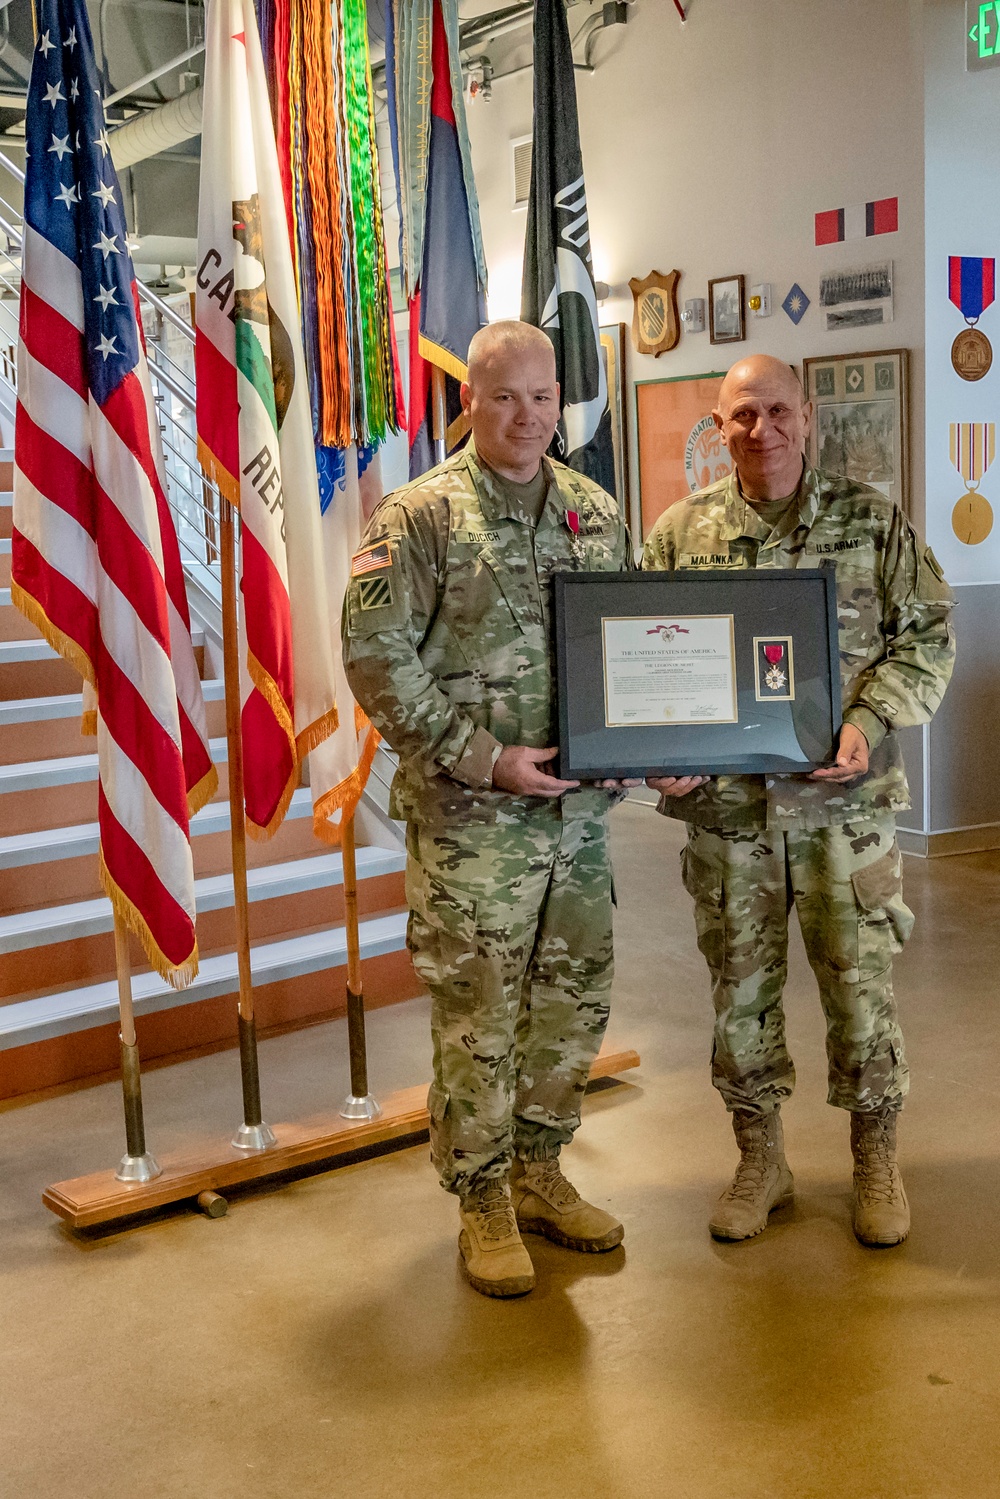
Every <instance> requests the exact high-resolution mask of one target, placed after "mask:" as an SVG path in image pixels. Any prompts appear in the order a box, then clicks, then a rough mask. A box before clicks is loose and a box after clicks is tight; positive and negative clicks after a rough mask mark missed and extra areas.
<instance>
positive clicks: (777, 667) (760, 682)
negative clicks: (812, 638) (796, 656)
mask: <svg viewBox="0 0 1000 1499" xmlns="http://www.w3.org/2000/svg"><path fill="white" fill-rule="evenodd" d="M754 651H755V653H756V660H755V662H754V669H755V676H756V681H757V701H758V702H759V703H764V702H767V701H768V699H773V698H779V699H781V700H783V701H790V700H791V699H792V698H794V696H795V690H794V681H793V677H792V642H791V638H790V637H789V636H787V635H769V636H766V637H764V636H760V635H758V636H757V637H756V638H755V640H754Z"/></svg>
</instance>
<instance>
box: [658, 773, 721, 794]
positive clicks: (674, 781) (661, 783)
mask: <svg viewBox="0 0 1000 1499" xmlns="http://www.w3.org/2000/svg"><path fill="white" fill-rule="evenodd" d="M708 780H711V777H710V776H647V777H646V785H647V786H649V787H650V788H651V790H653V791H658V792H659V793H660V795H661V796H687V794H688V792H689V791H694V790H695V788H696V787H697V786H704V784H705V782H706V781H708Z"/></svg>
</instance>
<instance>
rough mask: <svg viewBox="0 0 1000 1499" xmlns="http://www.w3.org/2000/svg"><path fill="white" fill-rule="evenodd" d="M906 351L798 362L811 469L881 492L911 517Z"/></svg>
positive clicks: (847, 355)
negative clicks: (808, 405)
mask: <svg viewBox="0 0 1000 1499" xmlns="http://www.w3.org/2000/svg"><path fill="white" fill-rule="evenodd" d="M909 363H910V360H909V350H908V349H881V350H878V351H874V350H873V351H871V352H869V353H867V354H826V355H823V356H822V357H818V358H815V359H804V360H803V361H802V383H803V385H804V387H805V392H806V399H807V400H809V401H812V403H813V419H812V427H811V430H810V433H809V442H808V448H807V452H808V457H809V462H810V463H811V464H812V465H813V467H814V468H821V469H822V470H823V471H824V473H828V474H846V475H847V477H848V478H849V479H855V480H857V481H858V483H860V484H871V485H872V487H873V488H875V489H879V490H881V492H882V493H883V494H884V495H886V496H887V498H889V499H890V500H895V502H896V504H897V505H899V507H900V509H901V510H903V511H904V512H905V513H907V514H908V513H909V504H910V491H909V471H908V470H909V464H908V456H909V455H908V447H907V445H908V441H909V433H908V413H909V394H910V392H909Z"/></svg>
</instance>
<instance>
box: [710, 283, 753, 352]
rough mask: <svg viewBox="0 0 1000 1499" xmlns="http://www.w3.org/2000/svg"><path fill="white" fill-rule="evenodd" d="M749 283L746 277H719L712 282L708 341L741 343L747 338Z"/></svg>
mask: <svg viewBox="0 0 1000 1499" xmlns="http://www.w3.org/2000/svg"><path fill="white" fill-rule="evenodd" d="M746 303H747V298H746V282H745V279H744V278H743V277H742V276H717V277H716V279H715V280H714V281H710V282H709V283H708V339H709V343H713V344H738V343H740V342H741V341H742V340H743V339H744V338H746V336H747V321H746V316H747V313H746Z"/></svg>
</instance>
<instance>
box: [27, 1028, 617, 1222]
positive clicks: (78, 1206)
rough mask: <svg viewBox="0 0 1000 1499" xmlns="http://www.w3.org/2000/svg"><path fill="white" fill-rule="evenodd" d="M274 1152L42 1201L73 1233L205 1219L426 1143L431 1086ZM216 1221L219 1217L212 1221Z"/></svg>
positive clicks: (66, 1188) (171, 1163) (105, 1177)
mask: <svg viewBox="0 0 1000 1499" xmlns="http://www.w3.org/2000/svg"><path fill="white" fill-rule="evenodd" d="M638 1066H639V1055H638V1053H637V1052H634V1051H618V1052H606V1053H605V1052H602V1053H601V1055H600V1056H599V1057H598V1058H597V1060H596V1061H595V1062H594V1064H593V1066H592V1067H591V1069H590V1082H591V1084H593V1083H594V1082H596V1081H598V1080H599V1079H608V1078H617V1076H618V1074H619V1073H621V1072H625V1071H627V1070H628V1069H629V1068H631V1067H638ZM274 1135H275V1138H276V1143H275V1145H273V1146H272V1148H271V1149H270V1150H266V1151H251V1152H248V1151H243V1150H237V1149H236V1148H235V1147H230V1148H229V1150H228V1151H227V1150H226V1148H225V1147H224V1146H222V1145H221V1144H220V1141H219V1140H218V1139H214V1140H210V1141H205V1142H204V1143H201V1144H198V1145H196V1146H193V1147H192V1146H189V1147H188V1148H187V1149H185V1150H181V1151H174V1152H171V1153H170V1154H168V1155H165V1156H163V1158H162V1161H163V1170H162V1172H161V1174H160V1175H159V1176H158V1177H156V1179H155V1180H151V1181H146V1182H122V1181H121V1180H120V1179H119V1178H118V1177H117V1176H116V1175H115V1173H114V1172H113V1171H97V1172H95V1173H94V1174H93V1175H91V1176H78V1177H77V1178H76V1179H75V1180H73V1181H64V1182H54V1183H53V1184H52V1186H50V1187H47V1188H46V1189H45V1191H44V1192H43V1193H42V1201H43V1202H44V1204H45V1206H46V1207H47V1208H50V1209H51V1210H52V1212H53V1213H55V1214H57V1215H58V1217H60V1218H62V1219H63V1220H64V1221H65V1222H66V1223H67V1224H68V1225H69V1226H70V1227H71V1228H74V1229H87V1228H98V1227H102V1226H104V1227H106V1226H109V1225H112V1224H119V1225H122V1226H125V1227H127V1226H128V1220H129V1219H132V1220H135V1218H136V1217H137V1215H138V1214H141V1213H148V1212H151V1211H153V1210H154V1209H157V1208H163V1207H168V1206H169V1205H171V1204H172V1203H178V1202H190V1203H191V1206H192V1207H194V1206H195V1205H196V1204H197V1202H198V1199H199V1197H201V1196H202V1195H203V1194H205V1193H210V1194H213V1196H212V1197H211V1198H208V1199H206V1203H205V1211H206V1212H210V1207H209V1204H210V1203H211V1202H213V1201H214V1197H215V1196H217V1195H218V1194H221V1193H224V1192H225V1191H226V1190H227V1189H228V1188H231V1187H243V1186H246V1185H247V1184H248V1183H252V1182H255V1181H264V1180H266V1179H267V1178H274V1177H280V1176H282V1175H284V1174H285V1173H287V1172H290V1171H296V1170H301V1169H302V1168H303V1167H307V1168H308V1167H310V1166H316V1167H322V1166H324V1165H327V1166H335V1165H336V1164H337V1162H338V1160H343V1159H344V1158H345V1157H347V1158H348V1159H349V1160H355V1159H357V1156H358V1154H359V1153H365V1152H372V1153H374V1152H377V1151H379V1150H380V1148H383V1147H385V1146H386V1145H387V1144H389V1143H390V1142H391V1141H393V1140H406V1142H407V1143H408V1144H417V1143H418V1142H419V1141H420V1140H421V1139H426V1137H427V1084H426V1083H424V1084H421V1085H420V1086H419V1087H416V1088H404V1089H403V1090H402V1091H401V1092H399V1093H392V1094H390V1095H389V1097H388V1098H386V1099H385V1100H384V1103H383V1109H382V1113H381V1115H380V1116H379V1118H378V1119H368V1120H345V1119H342V1118H341V1117H340V1116H339V1115H338V1114H334V1115H329V1114H327V1115H322V1114H321V1115H317V1116H316V1117H314V1118H312V1119H306V1120H303V1121H302V1122H301V1123H299V1124H276V1125H275V1126H274ZM210 1215H211V1216H215V1214H214V1213H211V1214H210Z"/></svg>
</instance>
